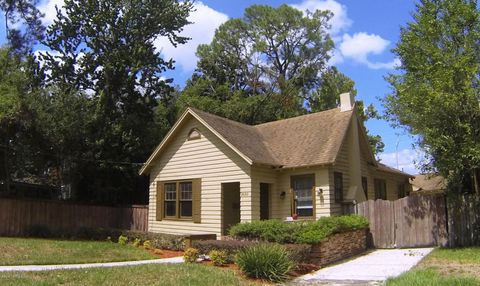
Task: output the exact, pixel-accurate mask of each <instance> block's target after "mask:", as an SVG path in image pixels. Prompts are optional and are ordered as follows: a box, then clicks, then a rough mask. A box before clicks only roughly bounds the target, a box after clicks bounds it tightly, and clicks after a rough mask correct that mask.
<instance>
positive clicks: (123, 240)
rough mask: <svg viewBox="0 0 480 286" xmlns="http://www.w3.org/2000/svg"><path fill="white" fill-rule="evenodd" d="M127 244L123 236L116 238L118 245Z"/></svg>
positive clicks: (126, 238)
mask: <svg viewBox="0 0 480 286" xmlns="http://www.w3.org/2000/svg"><path fill="white" fill-rule="evenodd" d="M127 243H128V237H126V236H125V235H120V236H119V237H118V244H120V245H126V244H127Z"/></svg>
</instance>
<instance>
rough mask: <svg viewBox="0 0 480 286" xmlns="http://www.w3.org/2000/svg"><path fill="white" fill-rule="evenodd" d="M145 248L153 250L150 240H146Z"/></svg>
mask: <svg viewBox="0 0 480 286" xmlns="http://www.w3.org/2000/svg"><path fill="white" fill-rule="evenodd" d="M143 248H145V249H147V250H150V249H152V242H151V241H150V240H145V241H144V242H143Z"/></svg>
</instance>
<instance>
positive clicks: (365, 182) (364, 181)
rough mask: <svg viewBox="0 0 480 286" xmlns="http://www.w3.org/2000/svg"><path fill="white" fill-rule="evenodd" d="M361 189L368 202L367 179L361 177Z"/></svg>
mask: <svg viewBox="0 0 480 286" xmlns="http://www.w3.org/2000/svg"><path fill="white" fill-rule="evenodd" d="M362 188H363V192H364V193H365V198H366V199H367V200H368V181H367V177H362Z"/></svg>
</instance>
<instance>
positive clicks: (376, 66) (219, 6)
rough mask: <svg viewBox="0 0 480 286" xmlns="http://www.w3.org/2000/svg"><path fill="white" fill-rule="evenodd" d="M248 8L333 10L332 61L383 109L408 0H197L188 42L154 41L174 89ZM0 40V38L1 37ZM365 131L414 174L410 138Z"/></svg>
mask: <svg viewBox="0 0 480 286" xmlns="http://www.w3.org/2000/svg"><path fill="white" fill-rule="evenodd" d="M62 4H63V0H44V1H43V2H42V4H41V10H42V11H43V12H44V13H45V15H46V17H45V20H44V22H45V23H46V24H49V23H51V22H52V20H53V18H54V16H55V8H54V7H55V5H58V6H61V5H62ZM252 4H265V5H271V6H274V7H277V6H279V5H281V4H288V5H292V6H294V7H296V8H298V9H301V10H306V9H308V10H315V9H329V10H331V11H332V12H334V14H335V15H334V17H333V18H332V21H331V25H332V29H331V31H330V33H331V35H332V38H333V39H334V41H335V43H336V50H335V55H334V57H333V59H332V62H331V63H332V64H334V65H336V66H337V67H338V69H339V70H340V71H341V72H343V73H344V74H346V75H347V76H349V77H350V78H352V79H353V80H354V81H355V83H356V88H357V90H358V98H359V99H362V100H364V101H365V103H367V104H370V103H373V104H374V106H375V107H376V108H377V109H378V110H379V111H382V110H383V108H382V106H381V104H380V102H379V100H378V98H379V97H384V96H385V95H386V94H388V93H389V86H388V84H387V82H386V81H385V80H384V76H386V75H387V74H388V73H390V72H394V71H395V70H394V66H395V64H396V62H397V61H398V60H397V59H395V56H394V55H393V54H392V53H391V49H392V48H394V46H395V43H396V42H397V41H398V39H399V34H400V27H401V26H405V25H406V23H407V22H408V21H411V19H412V18H411V13H412V12H413V11H414V9H415V1H413V0H388V1H385V0H362V1H359V0H296V1H293V0H292V1H275V0H269V1H260V0H257V1H251V0H234V1H219V0H203V1H197V2H196V3H195V6H196V11H195V12H194V13H192V15H191V16H190V20H191V21H192V22H194V24H192V25H190V26H188V27H186V29H185V31H184V35H186V36H189V37H191V38H192V40H191V41H190V42H189V43H188V44H186V45H184V46H180V47H179V48H176V49H175V48H173V47H172V46H171V45H170V44H169V43H168V42H167V41H166V40H165V39H159V40H157V41H156V46H157V47H158V48H159V49H161V50H162V54H163V55H164V56H166V57H172V58H174V59H175V60H176V62H177V64H176V69H175V71H173V72H169V73H168V74H167V76H168V77H173V78H174V84H175V85H179V86H183V85H184V83H185V81H186V80H187V79H188V78H189V77H190V75H191V74H192V72H193V69H194V68H195V64H196V56H195V50H196V47H197V45H198V44H201V43H209V42H210V41H211V39H212V37H213V35H214V32H215V29H216V28H217V27H218V26H219V25H221V24H222V23H223V22H225V21H227V20H228V19H230V18H236V17H241V16H242V15H243V11H244V9H245V8H247V7H248V6H250V5H252ZM1 32H2V33H3V31H1ZM0 37H1V38H2V39H4V35H3V34H0ZM367 128H368V129H369V130H370V131H371V133H372V134H378V135H381V136H382V138H383V141H384V143H385V152H384V154H382V155H381V156H380V158H381V159H382V162H384V163H386V164H388V165H390V166H392V167H397V155H396V154H398V167H399V168H400V169H404V170H405V171H406V172H409V173H411V174H415V173H417V172H418V171H417V169H416V168H415V166H414V164H413V163H414V160H415V159H416V158H417V155H416V152H415V151H414V150H413V148H412V138H410V136H408V135H407V134H405V132H404V131H403V130H395V129H393V128H392V127H391V126H390V125H389V124H388V123H387V122H385V121H383V120H370V121H369V122H367ZM397 143H398V148H397Z"/></svg>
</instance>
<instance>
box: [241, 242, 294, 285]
mask: <svg viewBox="0 0 480 286" xmlns="http://www.w3.org/2000/svg"><path fill="white" fill-rule="evenodd" d="M235 261H236V263H237V264H238V266H239V268H240V270H241V271H242V272H243V273H244V274H245V275H246V276H248V277H251V278H258V279H264V280H268V281H272V282H280V281H283V280H285V279H286V278H287V273H288V272H289V271H290V270H291V269H292V268H293V267H294V266H295V263H294V262H293V260H292V259H291V258H290V256H289V254H288V252H287V251H286V249H285V247H283V246H281V245H279V244H271V243H270V244H264V243H261V244H257V245H255V246H252V247H249V248H246V249H243V250H241V251H239V252H238V254H237V255H236V260H235Z"/></svg>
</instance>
